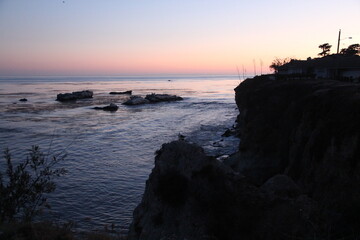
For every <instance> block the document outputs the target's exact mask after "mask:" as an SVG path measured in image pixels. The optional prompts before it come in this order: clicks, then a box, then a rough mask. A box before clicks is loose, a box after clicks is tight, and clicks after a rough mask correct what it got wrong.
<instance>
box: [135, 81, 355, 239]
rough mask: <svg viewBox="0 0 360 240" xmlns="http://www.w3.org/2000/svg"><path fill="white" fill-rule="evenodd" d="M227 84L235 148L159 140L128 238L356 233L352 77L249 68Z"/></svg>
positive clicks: (335, 236)
mask: <svg viewBox="0 0 360 240" xmlns="http://www.w3.org/2000/svg"><path fill="white" fill-rule="evenodd" d="M235 92H236V103H237V105H238V108H239V111H240V114H239V116H238V120H237V121H238V132H239V133H240V139H241V142H240V145H239V150H238V152H236V153H234V154H233V155H232V156H230V158H228V159H227V160H225V161H224V162H219V161H218V160H216V159H215V158H213V157H210V156H206V155H205V154H204V152H203V150H202V149H201V148H200V147H198V146H196V145H194V144H190V143H187V142H185V141H175V142H172V143H168V144H164V145H163V146H162V148H161V149H160V150H159V151H158V152H157V155H156V158H155V167H154V169H153V171H152V173H151V175H150V177H149V179H148V181H147V183H146V190H145V193H144V196H143V199H142V201H141V203H140V204H139V206H138V207H137V208H136V210H135V211H134V219H133V222H132V224H131V227H130V233H129V239H142V240H145V239H163V240H166V239H179V240H180V239H188V240H192V239H194V240H195V239H219V240H220V239H231V240H232V239H234V240H235V239H270V240H271V239H274V240H275V239H340V238H346V239H355V238H357V237H359V236H360V186H359V185H360V181H359V179H360V174H359V173H360V172H359V164H358V162H359V161H360V158H359V157H360V146H359V144H360V143H359V133H360V127H359V123H360V85H355V84H347V83H341V82H336V81H319V80H316V81H315V80H270V79H268V78H266V77H255V78H254V79H248V80H246V81H244V82H243V83H241V84H240V85H239V86H238V87H237V88H236V89H235Z"/></svg>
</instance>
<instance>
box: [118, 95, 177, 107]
mask: <svg viewBox="0 0 360 240" xmlns="http://www.w3.org/2000/svg"><path fill="white" fill-rule="evenodd" d="M180 100H183V98H182V97H179V96H176V95H169V94H155V93H153V94H148V95H146V97H145V98H143V97H140V96H131V97H130V99H129V100H128V101H126V102H124V103H123V104H124V105H140V104H146V103H158V102H172V101H180Z"/></svg>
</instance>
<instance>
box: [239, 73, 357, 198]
mask: <svg viewBox="0 0 360 240" xmlns="http://www.w3.org/2000/svg"><path fill="white" fill-rule="evenodd" d="M235 92H236V103H237V105H238V107H239V111H240V115H239V116H238V125H239V131H240V135H241V136H240V138H241V143H240V146H239V153H238V154H237V156H235V157H234V159H236V160H237V161H234V162H232V164H233V167H234V168H235V169H236V170H238V171H240V172H242V173H244V174H245V175H247V176H249V177H252V178H253V179H254V181H255V182H257V183H259V184H261V183H263V182H264V181H265V180H266V179H268V178H269V177H271V176H273V175H274V174H278V173H285V174H287V175H288V176H290V177H291V178H292V179H293V180H295V181H296V182H297V183H298V184H300V185H301V186H302V187H303V189H304V190H305V192H306V193H308V194H310V195H311V196H314V197H316V196H317V195H322V194H323V193H325V192H329V191H333V190H335V191H337V190H340V189H339V188H336V187H340V188H341V192H344V191H345V190H346V189H348V190H350V191H351V192H352V193H353V192H354V190H353V187H352V186H350V185H349V184H359V182H358V181H355V180H358V179H359V178H358V177H359V161H360V141H359V134H360V85H354V84H347V83H341V82H338V81H311V80H307V81H305V80H296V81H294V80H278V81H271V80H268V79H266V78H261V77H258V78H255V79H250V80H247V81H245V82H243V83H242V84H240V85H239V86H238V87H237V88H236V89H235ZM234 159H232V160H234ZM259 176H261V178H260V179H259ZM353 180H354V181H353Z"/></svg>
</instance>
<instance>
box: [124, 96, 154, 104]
mask: <svg viewBox="0 0 360 240" xmlns="http://www.w3.org/2000/svg"><path fill="white" fill-rule="evenodd" d="M146 103H149V100H147V99H145V98H143V97H140V96H131V97H130V99H129V100H127V101H126V102H124V103H123V104H124V105H141V104H146Z"/></svg>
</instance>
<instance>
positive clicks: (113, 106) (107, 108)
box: [94, 103, 119, 112]
mask: <svg viewBox="0 0 360 240" xmlns="http://www.w3.org/2000/svg"><path fill="white" fill-rule="evenodd" d="M94 109H95V110H104V111H110V112H115V111H117V110H118V109H119V106H118V105H116V104H114V103H110V105H108V106H105V107H94Z"/></svg>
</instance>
